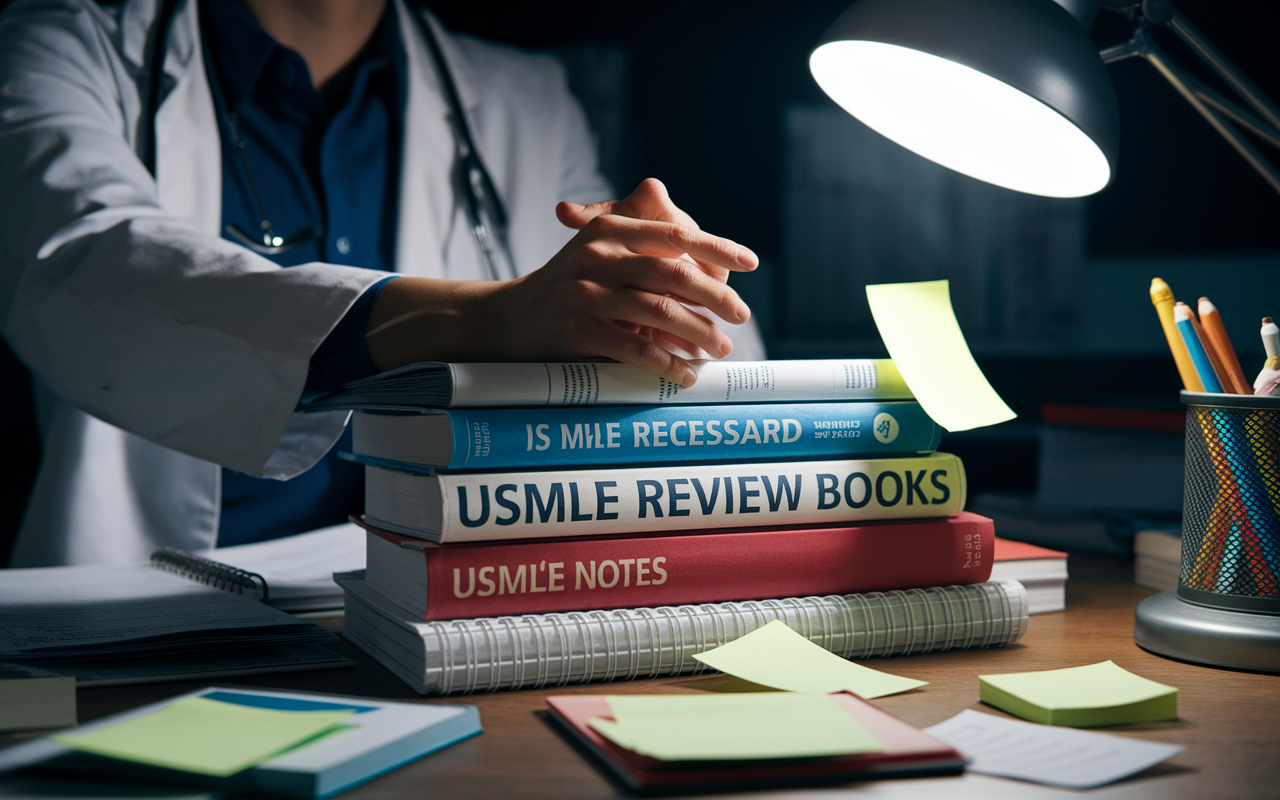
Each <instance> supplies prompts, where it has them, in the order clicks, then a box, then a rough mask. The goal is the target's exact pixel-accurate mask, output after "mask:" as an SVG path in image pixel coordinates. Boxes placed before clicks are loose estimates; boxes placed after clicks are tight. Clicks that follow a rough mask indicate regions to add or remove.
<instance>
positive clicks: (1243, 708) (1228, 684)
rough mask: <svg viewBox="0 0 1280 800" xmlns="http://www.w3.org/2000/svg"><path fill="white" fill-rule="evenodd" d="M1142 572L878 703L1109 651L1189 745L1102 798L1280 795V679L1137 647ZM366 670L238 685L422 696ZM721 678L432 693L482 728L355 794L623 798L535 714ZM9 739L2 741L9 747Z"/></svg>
mask: <svg viewBox="0 0 1280 800" xmlns="http://www.w3.org/2000/svg"><path fill="white" fill-rule="evenodd" d="M1131 569H1132V568H1131V567H1130V566H1128V565H1127V564H1125V563H1122V562H1119V561H1113V560H1110V559H1103V558H1101V557H1080V556H1073V557H1072V561H1071V571H1072V578H1071V580H1070V581H1068V584H1067V586H1068V590H1067V611H1065V612H1062V613H1057V614H1046V615H1042V616H1037V617H1032V618H1031V625H1030V628H1029V630H1028V632H1027V635H1026V636H1025V637H1024V638H1023V640H1022V641H1021V642H1019V643H1017V644H1015V645H1011V646H1009V647H1005V648H1002V649H998V650H988V651H975V652H961V653H942V654H936V655H924V656H910V657H905V658H894V659H882V660H878V661H872V662H867V663H869V664H870V665H871V666H874V667H876V668H878V669H883V670H885V671H888V672H894V673H898V674H902V675H906V676H909V677H912V678H918V679H920V680H926V681H929V685H928V686H926V687H923V688H922V689H919V690H917V691H914V692H909V693H907V694H904V695H899V696H896V697H885V698H881V699H879V700H877V701H876V703H877V704H879V705H881V706H882V707H883V708H885V709H887V710H888V711H890V712H892V713H894V714H896V715H898V716H899V717H901V718H903V719H905V720H907V721H908V722H911V723H913V724H915V725H919V726H921V727H925V726H929V725H933V724H935V723H938V722H941V721H942V720H944V719H947V718H948V717H951V716H952V715H954V714H956V713H958V712H959V711H961V710H963V709H966V708H972V709H975V710H980V711H983V712H986V713H991V714H1000V713H1001V712H999V711H997V710H995V709H994V708H991V707H988V706H984V705H982V704H981V703H979V702H978V679H977V676H978V675H980V674H985V673H991V672H1022V671H1027V670H1040V669H1057V668H1061V667H1069V666H1079V665H1081V664H1091V663H1094V662H1097V661H1105V660H1107V659H1110V660H1112V661H1114V662H1116V663H1117V664H1119V665H1120V666H1122V667H1124V668H1126V669H1129V670H1132V671H1134V672H1136V673H1138V674H1139V675H1142V676H1144V677H1147V678H1151V679H1153V680H1157V681H1160V682H1161V683H1167V684H1169V685H1171V686H1176V687H1178V689H1179V700H1178V712H1179V717H1180V719H1179V720H1177V721H1176V722H1168V723H1158V724H1147V725H1133V726H1128V727H1124V728H1118V729H1113V730H1114V731H1115V732H1118V733H1122V734H1123V735H1125V736H1134V737H1138V738H1142V739H1149V740H1152V741H1161V742H1172V743H1176V744H1181V745H1185V746H1186V750H1185V751H1183V752H1182V753H1181V754H1179V755H1178V756H1176V757H1175V758H1173V759H1172V760H1170V761H1168V762H1166V763H1165V764H1162V765H1160V766H1157V767H1155V768H1153V769H1151V770H1149V771H1147V772H1145V773H1143V774H1141V775H1139V776H1135V777H1133V778H1130V779H1128V780H1126V781H1122V782H1120V783H1117V784H1113V785H1111V786H1108V787H1103V788H1101V789H1096V790H1093V791H1091V792H1089V793H1088V794H1089V795H1090V796H1097V797H1100V798H1103V797H1105V798H1113V797H1124V798H1160V800H1167V799H1169V798H1188V799H1189V800H1190V799H1192V798H1194V800H1200V799H1201V798H1205V797H1212V798H1226V797H1239V798H1256V797H1265V796H1271V797H1275V796H1277V795H1278V794H1280V757H1278V746H1280V677H1277V676H1271V675H1260V674H1253V673H1245V672H1233V671H1229V670H1219V669H1210V668H1207V667H1200V666H1195V665H1192V664H1185V663H1181V662H1176V661H1170V660H1168V659H1164V658H1161V657H1159V656H1155V655H1152V654H1151V653H1148V652H1146V651H1144V650H1142V649H1140V648H1138V647H1137V646H1136V645H1135V644H1134V643H1133V610H1134V607H1135V606H1136V605H1137V604H1138V602H1139V601H1140V600H1141V599H1142V598H1143V597H1145V596H1147V595H1148V594H1150V592H1149V591H1147V590H1145V589H1141V588H1139V587H1136V586H1133V585H1132V584H1131V583H1130V581H1131V572H1130V570H1131ZM338 648H340V649H341V650H342V651H343V653H344V654H346V655H348V656H350V657H351V658H353V659H355V660H356V661H358V662H359V666H358V667H357V668H356V669H348V670H335V671H331V672H313V673H298V674H293V675H264V676H260V677H257V678H247V679H244V680H243V681H241V682H240V683H241V685H246V686H260V687H269V688H278V689H297V690H303V691H317V692H331V693H335V694H351V695H365V696H370V697H379V698H384V699H417V698H418V696H417V695H416V694H415V693H413V692H412V691H410V690H409V689H408V687H406V686H405V685H404V684H403V683H401V682H400V681H399V680H398V679H396V678H395V677H394V676H392V675H391V673H389V672H387V671H386V670H385V669H383V668H382V667H381V666H379V665H378V664H377V663H376V662H374V661H373V660H372V659H370V658H369V657H368V656H366V655H364V653H362V652H361V651H359V650H357V649H355V648H354V647H352V646H350V645H349V644H347V643H345V642H344V643H342V644H341V645H339V646H338ZM714 680H716V678H715V677H710V676H708V677H702V678H663V679H654V680H642V681H632V682H626V683H612V684H594V685H590V686H580V687H569V688H561V689H554V690H538V691H521V692H504V693H500V694H491V695H479V696H472V697H458V698H444V699H443V700H441V699H432V700H431V701H430V702H446V703H474V704H476V705H477V706H479V708H480V716H481V721H482V722H483V724H484V728H485V732H484V734H482V735H481V736H478V737H475V738H473V739H470V740H467V741H465V742H462V743H460V744H458V745H455V746H453V747H451V748H448V749H447V750H444V751H442V752H439V753H436V754H434V755H432V756H429V757H427V758H425V759H423V760H421V761H418V762H416V763H414V764H410V765H409V766H406V767H404V768H402V769H400V770H397V771H395V772H393V773H391V774H389V775H386V776H384V777H382V778H379V779H378V780H376V781H374V782H372V783H369V784H366V785H365V786H362V787H360V788H358V789H355V790H353V791H351V792H349V793H347V794H345V795H343V798H344V800H373V799H374V798H386V799H388V800H389V799H390V798H402V797H421V796H424V794H425V795H429V796H431V797H437V798H491V797H492V798H515V797H519V798H540V797H546V798H566V799H570V800H571V799H572V798H612V797H619V796H623V795H622V794H621V792H619V791H618V789H617V788H616V787H615V786H614V785H612V784H611V783H609V782H608V781H607V780H606V779H605V778H604V777H603V776H602V775H601V773H600V772H598V771H597V770H596V769H595V768H594V767H593V766H592V765H591V764H590V763H589V762H587V761H586V760H585V759H584V758H583V757H582V756H581V755H579V754H578V753H577V752H576V751H575V750H574V749H573V748H571V747H570V745H569V744H567V743H566V742H565V741H564V740H563V739H562V738H561V737H560V736H559V735H558V734H557V733H556V732H555V731H553V730H552V729H551V728H550V727H549V726H548V725H547V723H545V722H544V721H542V720H541V719H540V718H538V717H537V716H535V715H534V712H535V711H538V710H541V709H542V708H544V707H545V704H544V701H543V698H544V697H546V695H548V694H553V693H554V694H570V693H572V694H598V693H606V692H607V693H614V694H621V693H677V692H690V691H695V689H694V688H693V687H696V686H697V685H698V684H699V682H700V681H714ZM203 683H207V682H202V683H169V684H160V685H152V686H121V687H107V688H99V689H82V690H81V691H80V694H79V703H80V719H81V721H89V720H93V719H96V718H98V717H102V716H105V715H107V714H112V713H115V712H118V711H122V710H125V709H127V708H132V707H134V706H137V705H141V704H142V703H145V702H153V701H155V700H158V699H162V698H164V697H168V696H172V695H176V694H180V693H182V692H187V691H191V690H192V689H194V688H198V687H199V686H200V685H203ZM5 743H7V742H6V740H5V738H4V737H0V744H5ZM741 796H743V797H764V796H768V797H784V796H785V797H796V798H804V799H807V798H814V799H815V800H816V799H817V798H827V797H836V796H853V797H858V798H877V799H878V798H907V797H947V798H949V800H950V799H951V798H969V797H973V798H978V797H981V798H984V800H999V798H1005V797H1008V798H1014V797H1017V798H1026V797H1076V798H1079V797H1081V796H1082V795H1081V793H1079V792H1064V791H1057V790H1050V789H1047V788H1045V787H1037V786H1034V785H1032V784H1026V783H1020V782H1017V781H1009V780H1002V779H998V778H986V777H984V776H980V775H974V774H969V775H964V776H961V777H953V778H928V779H918V780H907V781H879V782H874V783H865V784H851V785H849V786H848V787H834V788H828V789H809V790H796V791H793V792H771V793H760V794H746V795H741Z"/></svg>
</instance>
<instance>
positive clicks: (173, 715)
mask: <svg viewBox="0 0 1280 800" xmlns="http://www.w3.org/2000/svg"><path fill="white" fill-rule="evenodd" d="M353 713H354V712H353V711H352V710H350V709H344V710H339V711H277V710H275V709H268V708H253V707H251V706H242V705H236V704H235V703H221V702H218V701H217V700H209V699H207V698H204V697H185V698H183V699H181V700H176V701H174V702H172V703H170V704H169V705H167V706H165V707H164V708H162V709H160V710H159V711H155V712H153V713H150V714H145V715H143V716H140V717H134V718H132V719H127V720H124V721H123V722H118V723H116V724H114V725H108V726H106V727H103V728H97V729H95V730H91V731H85V732H84V733H64V734H60V735H58V736H54V737H52V738H53V740H54V741H56V742H58V743H59V744H62V745H65V746H66V747H70V748H72V749H74V750H82V751H84V752H86V753H94V754H96V755H100V756H107V757H109V758H118V759H121V760H124V761H134V762H137V763H139V764H149V765H152V766H156V767H165V768H167V769H176V770H182V771H183V772H195V773H198V774H200V775H211V776H214V777H218V778H223V777H226V776H228V775H234V774H235V773H237V772H240V771H241V770H244V769H248V768H249V767H252V766H253V765H255V764H259V763H261V762H263V761H265V760H267V759H268V758H270V757H271V756H273V755H275V754H276V753H279V752H281V751H282V750H287V749H288V748H290V747H293V746H295V745H297V744H299V743H301V742H304V741H307V740H308V739H311V738H312V737H314V736H318V735H320V734H322V733H324V732H326V731H328V730H330V729H331V728H335V727H337V726H338V725H339V724H341V723H342V721H343V720H344V719H346V718H347V717H348V716H350V715H351V714H353Z"/></svg>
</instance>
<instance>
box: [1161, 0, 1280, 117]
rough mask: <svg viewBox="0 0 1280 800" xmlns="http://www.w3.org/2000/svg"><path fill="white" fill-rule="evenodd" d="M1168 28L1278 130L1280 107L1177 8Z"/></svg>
mask: <svg viewBox="0 0 1280 800" xmlns="http://www.w3.org/2000/svg"><path fill="white" fill-rule="evenodd" d="M1168 25H1169V29H1170V30H1171V31H1173V32H1174V33H1176V34H1178V38H1180V39H1182V41H1184V42H1186V43H1187V46H1188V47H1190V48H1191V49H1192V50H1194V51H1195V53H1196V55H1198V56H1200V58H1201V59H1202V60H1203V61H1204V62H1205V63H1206V64H1208V65H1209V66H1210V67H1212V68H1213V71H1214V72H1216V73H1218V75H1219V76H1220V77H1221V78H1222V79H1223V80H1224V81H1226V82H1227V83H1228V84H1230V86H1231V88H1232V89H1235V91H1236V94H1238V95H1240V96H1241V97H1243V98H1244V100H1245V102H1247V103H1248V104H1249V105H1251V106H1253V109H1254V110H1255V111H1257V112H1258V114H1259V115H1260V116H1261V117H1262V118H1263V119H1265V120H1266V121H1267V122H1268V123H1269V124H1270V125H1271V127H1272V128H1280V108H1277V107H1276V105H1275V104H1274V103H1272V102H1271V101H1270V100H1269V99H1268V98H1267V96H1266V95H1264V94H1263V93H1262V92H1261V91H1260V90H1259V89H1258V87H1256V86H1254V85H1253V82H1252V81H1250V80H1249V79H1248V78H1247V77H1245V74H1244V73H1243V72H1241V71H1240V70H1239V69H1238V68H1237V67H1236V65H1235V64H1232V63H1231V62H1230V61H1229V60H1228V59H1227V57H1226V56H1225V55H1223V54H1222V52H1221V51H1220V50H1218V48H1216V47H1214V45H1213V43H1212V42H1210V41H1209V40H1208V39H1206V38H1205V37H1204V34H1202V33H1200V31H1199V30H1198V29H1197V28H1196V27H1195V26H1194V25H1192V24H1191V23H1190V22H1189V21H1188V20H1187V18H1186V17H1184V16H1182V13H1181V12H1179V11H1178V10H1177V9H1174V10H1173V14H1172V16H1171V17H1170V18H1169V22H1168Z"/></svg>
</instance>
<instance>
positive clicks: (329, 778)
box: [0, 686, 481, 800]
mask: <svg viewBox="0 0 1280 800" xmlns="http://www.w3.org/2000/svg"><path fill="white" fill-rule="evenodd" d="M183 697H205V698H208V699H210V700H216V701H219V702H223V703H236V704H239V705H247V706H254V707H257V708H270V709H276V710H281V711H333V710H338V709H353V710H354V711H355V712H356V713H354V714H352V715H351V716H350V717H348V718H347V719H346V720H344V721H343V723H342V727H341V728H340V729H338V730H337V731H335V732H334V733H331V734H328V735H324V736H320V737H318V738H316V739H313V740H312V741H309V742H306V743H304V744H301V745H298V746H296V747H293V748H291V749H289V750H286V751H285V752H283V753H281V754H279V755H277V756H274V757H272V758H270V759H268V760H266V761H264V762H262V763H260V764H258V765H257V766H254V767H250V768H249V769H246V770H244V771H243V772H240V773H237V774H236V775H233V776H231V777H229V778H210V777H208V776H203V775H196V774H194V773H189V772H180V771H178V770H171V769H163V768H160V767H153V766H147V765H143V764H138V763H135V762H130V761H123V760H118V759H113V758H106V757H103V756H96V755H90V754H88V753H81V752H77V751H73V750H70V749H69V748H67V747H64V746H63V745H61V744H59V743H57V742H55V741H53V740H51V739H47V738H46V739H36V740H33V741H30V742H25V743H23V744H19V745H17V746H15V747H11V748H9V749H7V750H5V751H4V752H3V754H0V773H4V772H7V771H9V770H14V769H21V768H27V767H39V768H41V769H43V770H59V771H68V772H77V773H85V772H87V773H91V774H101V775H109V776H112V777H115V778H123V779H126V780H129V779H132V780H135V781H139V782H143V783H148V784H157V783H159V784H162V785H174V786H195V787H200V788H208V789H213V790H215V791H219V792H230V793H241V792H248V793H251V794H254V795H269V796H272V797H284V798H297V800H319V799H320V798H326V797H332V796H334V795H336V794H339V793H340V792H344V791H346V790H347V789H351V788H353V787H355V786H359V785H360V784H362V783H365V782H367V781H370V780H373V779H374V778H376V777H378V776H379V775H381V774H383V773H385V772H390V771H391V770H393V769H396V768H397V767H400V766H403V765H405V764H407V763H409V762H410V761H416V760H417V759H419V758H421V757H423V756H425V755H427V754H428V753H432V752H435V751H436V750H440V749H442V748H445V747H448V746H449V745H451V744H454V743H455V742H459V741H461V740H463V739H466V738H468V737H471V736H474V735H476V734H477V733H480V732H481V727H480V713H479V711H478V710H477V709H476V707H475V706H472V705H452V704H450V705H444V704H427V703H391V702H386V701H383V700H370V699H367V698H363V697H337V696H333V695H323V694H305V693H298V692H274V691H260V690H256V689H229V688H220V687H216V686H214V687H209V688H205V689H201V690H200V691H198V692H192V693H191V694H187V695H182V696H180V697H173V698H170V699H168V700H164V701H162V702H159V703H154V704H152V705H148V706H143V707H142V708H137V709H133V710H132V711H126V712H124V713H123V714H117V715H115V716H112V717H107V718H105V719H101V720H96V721H94V722H92V723H90V724H88V725H82V726H81V727H79V728H77V729H76V730H77V731H78V732H82V731H87V730H90V729H92V728H96V727H101V726H106V725H111V724H114V723H117V722H121V721H123V720H125V719H128V718H131V717H135V716H140V715H143V714H149V713H152V712H154V711H158V710H160V709H161V708H164V707H165V706H167V705H169V704H170V703H172V702H174V701H175V700H180V699H182V698H183Z"/></svg>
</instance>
